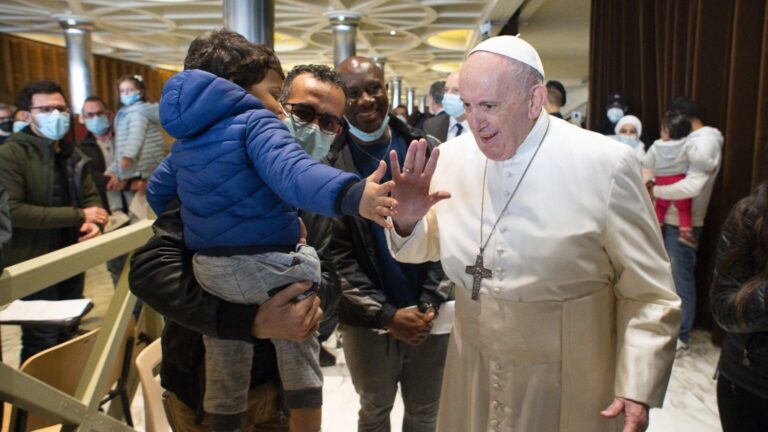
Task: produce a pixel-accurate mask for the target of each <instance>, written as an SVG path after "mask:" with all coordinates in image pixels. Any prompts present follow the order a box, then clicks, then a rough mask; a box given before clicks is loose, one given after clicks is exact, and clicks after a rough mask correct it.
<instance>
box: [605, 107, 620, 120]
mask: <svg viewBox="0 0 768 432" xmlns="http://www.w3.org/2000/svg"><path fill="white" fill-rule="evenodd" d="M605 115H606V116H607V117H608V120H610V121H611V123H616V122H617V121H619V120H621V118H622V117H624V110H623V109H621V108H619V107H613V108H608V111H606V112H605Z"/></svg>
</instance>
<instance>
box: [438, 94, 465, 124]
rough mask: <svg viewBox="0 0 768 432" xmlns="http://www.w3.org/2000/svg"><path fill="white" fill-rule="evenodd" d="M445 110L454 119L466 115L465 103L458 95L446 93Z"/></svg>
mask: <svg viewBox="0 0 768 432" xmlns="http://www.w3.org/2000/svg"><path fill="white" fill-rule="evenodd" d="M443 109H444V110H445V112H447V113H448V115H449V116H451V117H453V118H459V117H461V116H463V115H464V102H462V101H461V98H460V97H459V95H457V94H452V93H446V94H445V96H443Z"/></svg>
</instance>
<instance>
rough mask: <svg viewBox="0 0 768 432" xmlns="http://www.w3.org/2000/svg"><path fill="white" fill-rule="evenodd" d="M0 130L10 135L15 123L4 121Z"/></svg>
mask: <svg viewBox="0 0 768 432" xmlns="http://www.w3.org/2000/svg"><path fill="white" fill-rule="evenodd" d="M0 130H1V131H3V132H6V133H10V132H11V131H12V130H13V121H4V122H2V123H0Z"/></svg>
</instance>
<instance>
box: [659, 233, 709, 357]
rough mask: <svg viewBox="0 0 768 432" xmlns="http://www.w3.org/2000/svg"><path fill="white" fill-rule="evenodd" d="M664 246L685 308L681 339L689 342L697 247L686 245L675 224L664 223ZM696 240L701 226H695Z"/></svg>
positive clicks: (699, 235) (694, 291)
mask: <svg viewBox="0 0 768 432" xmlns="http://www.w3.org/2000/svg"><path fill="white" fill-rule="evenodd" d="M662 234H663V235H664V248H666V249H667V254H668V255H669V261H670V263H671V264H672V278H673V279H674V280H675V291H677V295H678V296H680V300H681V302H682V308H683V319H682V321H681V322H680V340H681V341H683V342H685V343H688V336H689V334H690V332H691V329H692V328H693V319H694V318H695V316H696V279H695V278H694V276H693V271H694V270H695V269H696V249H693V248H691V247H689V246H686V245H684V244H682V243H680V242H679V241H677V238H678V237H679V236H680V230H679V229H678V227H676V226H674V225H667V224H664V227H663V228H662ZM693 235H694V237H696V240H699V238H700V237H701V227H694V228H693Z"/></svg>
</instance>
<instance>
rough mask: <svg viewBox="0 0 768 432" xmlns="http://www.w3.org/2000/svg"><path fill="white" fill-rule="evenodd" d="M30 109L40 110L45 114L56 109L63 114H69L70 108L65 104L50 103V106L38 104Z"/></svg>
mask: <svg viewBox="0 0 768 432" xmlns="http://www.w3.org/2000/svg"><path fill="white" fill-rule="evenodd" d="M29 110H30V111H32V110H38V111H40V112H41V113H43V114H50V113H52V112H54V111H56V110H58V111H59V112H60V113H62V114H68V113H69V108H68V107H66V106H64V105H50V106H37V107H29Z"/></svg>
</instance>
